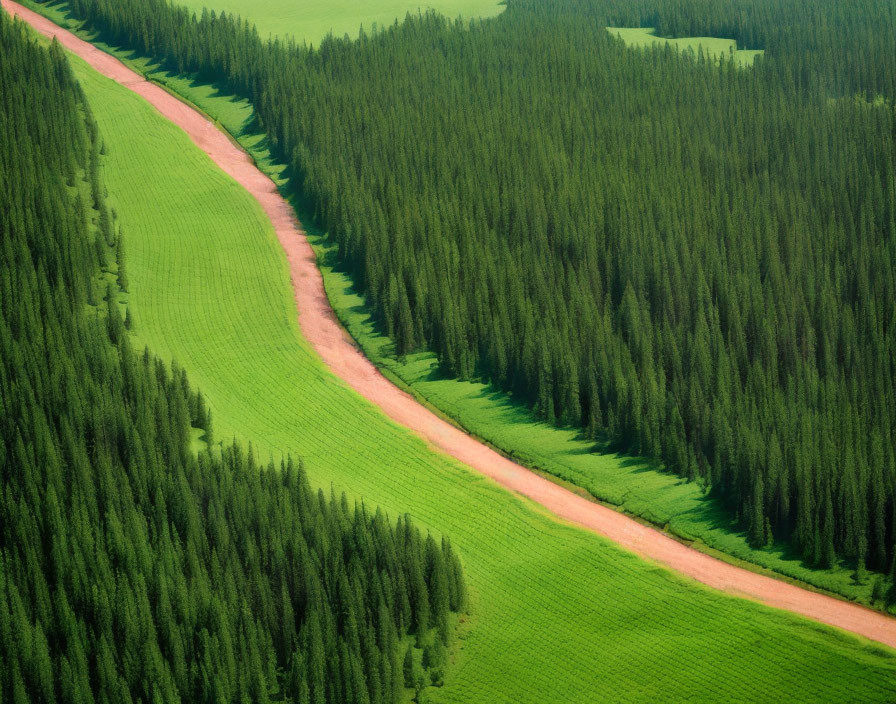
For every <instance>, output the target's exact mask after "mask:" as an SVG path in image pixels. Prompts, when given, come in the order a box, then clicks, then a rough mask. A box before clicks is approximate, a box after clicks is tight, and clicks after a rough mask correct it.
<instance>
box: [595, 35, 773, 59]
mask: <svg viewBox="0 0 896 704" xmlns="http://www.w3.org/2000/svg"><path fill="white" fill-rule="evenodd" d="M607 31H608V32H612V33H613V34H615V35H616V36H618V37H619V38H620V39H622V41H624V42H625V43H626V44H628V45H629V46H652V45H654V44H668V45H669V46H673V47H675V48H677V49H680V50H682V51H688V50H690V51H693V52H694V55H696V54H697V53H698V52H699V51H700V49H701V48H702V49H703V53H704V54H707V55H709V56H713V57H715V58H721V57H723V56H729V55H730V54H733V55H734V60H735V61H736V62H737V63H738V64H740V65H741V66H752V65H753V61H755V59H756V57H757V56H759V55H760V54H762V53H763V52H762V50H761V49H759V50H756V49H738V48H737V42H735V41H734V40H733V39H719V38H718V37H683V38H680V39H669V38H666V37H658V36H656V34H655V33H654V32H655V31H656V30H654V28H653V27H607Z"/></svg>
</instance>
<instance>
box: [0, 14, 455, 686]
mask: <svg viewBox="0 0 896 704" xmlns="http://www.w3.org/2000/svg"><path fill="white" fill-rule="evenodd" d="M0 56H2V61H0V166H2V168H0V214H2V215H3V217H2V219H0V234H2V247H3V251H2V257H0V309H2V313H3V315H2V318H0V392H2V394H0V398H2V413H0V441H2V442H0V480H2V487H3V489H2V495H0V700H2V701H4V702H6V701H8V702H23V701H30V702H81V703H83V702H97V703H99V702H116V703H119V702H130V701H147V702H148V701H154V702H175V701H196V702H210V703H211V702H215V703H218V702H225V701H226V702H237V701H240V702H260V701H268V700H272V699H273V700H277V701H285V702H301V703H303V704H304V703H307V702H313V703H314V704H322V703H324V702H348V701H352V702H369V703H370V704H374V703H379V702H397V701H400V700H401V699H402V698H403V697H404V691H405V690H404V688H405V687H411V688H414V687H417V688H419V687H421V686H423V684H424V682H425V684H429V683H430V682H432V683H439V682H440V681H441V678H442V676H443V669H444V666H445V664H446V643H447V642H448V641H449V638H450V636H451V633H452V631H453V628H454V616H453V615H452V612H459V611H460V610H462V609H463V608H464V606H465V601H466V592H465V586H464V581H463V576H462V573H461V568H460V563H459V560H458V558H457V556H456V555H455V553H454V552H453V550H452V548H451V545H450V543H449V542H448V541H447V540H446V539H442V540H441V542H436V540H435V539H434V538H433V537H432V536H426V537H424V536H422V535H421V533H420V531H419V529H417V528H416V527H415V526H414V525H413V524H412V523H411V522H410V521H409V520H408V519H407V518H405V517H399V518H398V520H397V521H391V520H389V519H388V517H386V516H385V515H384V514H383V513H382V512H381V511H379V510H370V509H367V508H365V507H364V506H363V505H359V504H356V505H354V506H350V505H349V503H348V501H347V500H346V497H345V495H342V496H341V497H337V496H336V495H335V494H334V493H332V492H331V494H330V495H329V496H327V495H325V494H324V493H323V492H322V491H317V492H315V491H313V490H312V489H311V487H310V486H309V483H308V480H307V479H306V477H305V473H304V469H303V467H302V464H301V462H296V461H294V460H292V459H289V460H287V461H284V462H283V463H282V464H281V465H280V466H279V467H274V465H273V464H269V465H267V466H263V465H260V464H259V463H258V462H257V461H256V459H255V458H254V457H253V452H252V449H251V446H250V447H249V449H248V451H246V450H244V449H242V448H241V447H240V445H239V444H237V443H236V442H233V443H229V444H223V445H221V446H217V445H216V446H215V449H214V451H211V450H203V451H202V452H200V453H199V454H198V456H197V454H196V452H195V451H194V450H192V449H191V444H190V435H191V426H192V427H195V428H201V429H203V430H204V432H205V438H206V440H207V441H209V442H211V421H210V414H209V412H208V411H207V409H206V406H205V402H204V400H203V398H202V396H201V394H200V393H198V392H195V391H193V390H191V388H190V386H189V384H188V381H187V379H186V375H185V373H184V372H183V371H182V370H180V369H179V368H177V367H176V366H172V367H171V368H168V367H167V366H166V365H164V364H163V363H162V362H160V361H159V360H158V359H156V358H154V357H153V356H152V355H151V354H150V353H149V352H148V351H146V352H144V353H142V354H139V353H136V352H135V351H134V350H132V349H131V347H130V345H129V342H128V335H127V334H126V323H125V321H124V320H123V319H122V316H121V311H120V310H119V304H118V303H117V300H116V299H117V297H118V292H119V288H118V287H117V286H115V285H113V284H112V283H111V282H112V280H113V278H114V277H112V275H111V274H112V272H113V271H114V269H115V267H114V266H113V265H112V264H111V262H112V261H113V260H114V259H115V256H116V254H118V255H119V257H121V256H123V254H122V253H121V251H120V247H117V244H118V243H117V242H116V240H117V235H116V226H115V222H114V220H115V216H114V213H113V212H112V211H111V210H110V209H109V208H108V207H107V204H106V202H105V197H104V187H103V184H102V183H101V181H100V178H99V168H98V164H99V159H100V152H101V149H102V147H101V144H102V142H101V137H100V136H99V135H98V134H97V129H96V125H95V123H94V121H93V119H92V117H91V114H90V110H89V107H88V106H87V105H86V103H85V101H84V99H83V96H82V93H81V91H80V88H79V86H78V84H77V83H76V82H75V80H74V78H73V75H72V73H71V70H70V68H69V66H68V63H67V61H66V58H65V56H64V55H63V52H62V50H61V49H60V48H59V46H58V45H57V44H55V43H54V44H53V45H51V46H50V47H49V48H48V49H46V48H42V47H40V46H38V45H37V44H36V42H35V40H34V39H33V37H32V36H31V35H29V34H28V33H27V32H26V30H25V29H24V25H22V24H20V23H18V22H15V23H14V22H13V21H11V20H10V19H9V18H8V16H7V15H6V14H5V12H0ZM117 270H118V281H119V283H120V284H124V279H125V276H124V269H123V260H122V259H119V261H118V267H117ZM102 271H106V274H105V275H103V274H102V273H101V272H102ZM107 282H108V283H107ZM408 636H415V638H413V639H409V638H408ZM415 644H416V646H417V647H423V648H424V652H423V658H422V660H423V664H424V665H425V666H426V670H425V671H424V670H422V669H421V665H420V660H421V658H420V657H419V655H415V654H414V653H415V652H416V651H415V649H414V645H415ZM408 658H410V661H409V660H408ZM424 677H425V680H424Z"/></svg>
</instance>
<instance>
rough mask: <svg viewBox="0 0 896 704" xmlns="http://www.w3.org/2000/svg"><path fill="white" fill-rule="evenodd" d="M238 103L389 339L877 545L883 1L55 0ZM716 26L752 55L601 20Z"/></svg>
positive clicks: (675, 29)
mask: <svg viewBox="0 0 896 704" xmlns="http://www.w3.org/2000/svg"><path fill="white" fill-rule="evenodd" d="M71 7H72V8H73V10H74V12H75V14H76V15H77V16H79V17H82V18H85V19H87V20H88V21H89V23H90V24H91V25H92V26H93V27H95V28H97V29H99V30H100V31H102V32H103V33H104V34H105V36H106V37H107V38H108V39H110V40H111V41H114V42H117V43H119V44H122V45H125V46H128V47H132V48H135V49H137V50H138V51H140V52H142V53H145V54H149V55H152V56H154V57H156V58H158V59H159V60H161V61H163V62H165V63H166V64H167V65H169V66H171V67H173V68H175V69H176V70H179V71H189V72H195V73H197V74H198V75H200V76H201V77H203V78H206V79H210V80H216V81H220V82H222V83H223V84H225V85H226V86H227V87H228V88H229V89H230V90H233V91H235V92H237V93H238V94H240V95H244V96H247V97H249V98H250V99H251V100H252V102H253V104H254V105H255V108H256V112H257V115H258V118H259V120H260V122H261V123H262V125H263V127H264V129H265V130H266V131H267V132H268V134H269V135H270V137H271V140H272V143H273V145H274V146H275V149H276V150H277V151H278V152H279V154H280V155H281V157H282V158H283V159H284V161H285V162H286V163H288V164H289V165H290V166H291V168H292V183H293V186H294V188H295V189H296V192H297V193H299V194H300V195H301V196H302V197H304V198H306V199H307V202H308V203H309V204H310V206H311V208H312V210H313V212H314V215H315V217H316V218H317V219H318V221H319V223H320V225H321V226H322V227H323V228H325V229H326V231H327V232H328V233H329V235H330V237H332V239H333V240H334V241H335V242H336V243H337V244H338V252H339V259H340V262H341V265H342V266H343V267H344V268H345V270H346V271H348V272H350V273H351V275H352V276H353V278H354V280H355V281H356V283H357V284H358V286H359V288H360V289H361V290H362V291H363V292H364V293H365V295H366V297H367V300H368V301H369V303H370V305H371V307H372V309H373V311H374V313H375V316H376V318H377V319H378V321H379V322H380V324H381V326H382V329H383V330H384V331H385V332H386V333H387V334H388V335H389V336H390V337H392V338H393V339H394V341H395V347H396V352H397V354H398V355H403V354H406V353H409V352H412V351H414V350H417V349H422V348H430V349H432V350H434V351H435V352H436V353H437V354H438V356H439V359H440V361H441V364H442V367H443V369H444V370H445V372H446V373H448V374H450V375H453V376H457V377H460V378H464V379H469V378H481V379H483V380H486V381H489V382H491V383H493V384H494V385H495V386H496V387H498V388H500V389H503V390H505V391H508V392H510V393H511V394H512V395H513V396H514V397H515V398H517V399H518V400H520V401H521V402H524V403H526V404H528V405H530V406H531V407H532V408H534V409H535V411H536V412H537V413H538V414H539V415H540V417H542V418H544V419H545V420H546V421H548V422H551V423H559V424H564V425H570V426H577V427H581V428H582V429H583V432H584V433H586V434H587V435H588V436H589V437H593V438H609V439H610V441H611V442H612V444H613V446H615V447H617V448H619V449H622V450H626V451H629V452H633V453H637V454H641V455H645V456H648V457H652V458H656V459H658V460H661V461H662V462H663V463H664V464H665V466H666V467H667V468H669V469H670V470H671V471H674V472H677V473H679V474H681V475H682V476H685V477H687V478H690V479H694V480H697V481H699V482H701V483H702V484H703V485H705V486H706V487H708V488H709V489H710V490H711V491H712V492H713V494H714V495H715V496H717V497H718V499H719V500H720V501H721V502H723V503H724V505H726V506H727V507H729V509H730V511H731V514H732V516H733V517H734V518H735V519H736V520H737V521H738V522H739V524H740V525H742V526H743V527H744V528H745V529H746V530H747V531H748V533H749V536H750V540H751V542H752V543H753V544H754V545H757V546H761V545H766V544H769V543H771V542H772V541H775V540H788V541H791V542H792V544H793V545H794V546H795V547H796V549H797V550H798V551H799V552H800V553H801V554H802V555H803V557H804V558H805V559H806V560H807V561H808V562H810V563H811V564H814V565H817V566H819V567H822V568H825V567H830V566H832V565H833V564H835V563H837V562H838V561H839V560H842V559H845V560H848V561H850V562H852V563H853V564H855V565H856V567H857V572H858V573H859V575H860V576H861V575H863V574H864V570H865V567H866V566H869V567H872V568H874V569H876V570H881V571H887V570H892V569H894V565H896V550H894V544H896V437H894V429H896V391H894V389H896V383H894V382H896V374H894V371H896V342H894V339H896V310H894V306H893V304H892V302H893V300H896V251H894V247H896V244H894V243H896V238H894V233H896V186H894V183H896V174H894V171H896V169H894V153H896V152H894V112H893V100H894V96H896V64H894V62H893V61H892V56H893V55H894V54H893V52H892V51H891V49H893V46H894V42H896V39H894V37H896V19H894V13H893V11H892V4H891V3H889V2H888V0H857V2H853V3H840V2H837V1H836V0H813V1H812V2H809V3H805V2H779V1H778V0H747V1H746V2H744V3H739V4H738V6H737V7H736V8H731V7H730V3H722V2H719V1H717V0H700V2H698V3H696V4H695V3H693V2H691V0H683V1H682V2H673V3H657V2H655V0H637V1H636V2H631V3H630V2H622V1H621V0H567V1H560V0H557V1H555V2H548V3H545V2H536V1H535V0H513V1H512V2H509V4H508V7H507V10H506V12H505V13H503V14H502V15H501V16H500V17H498V18H496V19H490V20H485V21H481V22H478V21H474V22H472V23H461V22H451V21H448V20H446V19H445V18H443V17H440V16H437V15H435V14H418V15H410V16H408V17H407V19H406V20H405V21H404V22H403V23H401V24H398V23H396V24H395V25H393V26H391V27H388V28H385V29H380V30H376V29H374V30H373V31H369V32H364V31H362V32H361V35H360V37H359V39H358V40H356V41H350V40H348V39H347V38H345V39H338V38H333V37H330V38H328V39H326V40H325V41H324V42H322V44H321V46H320V47H319V48H316V49H315V48H311V47H308V46H305V45H302V46H298V45H296V44H295V43H293V42H290V41H288V40H279V39H274V40H270V41H266V42H265V41H262V40H261V39H260V38H259V37H258V36H257V33H256V32H255V30H254V29H253V28H252V27H251V26H250V25H249V23H248V22H247V21H245V20H241V19H239V18H235V17H232V16H229V15H226V14H218V15H216V14H215V13H214V12H203V13H202V14H201V15H200V16H196V15H194V14H192V13H190V12H188V11H187V10H185V9H183V8H180V7H177V6H176V5H173V4H170V3H168V2H167V1H166V0H146V1H143V0H141V1H140V2H137V0H116V1H115V2H112V1H111V0H72V1H71ZM626 24H627V25H632V26H637V25H642V26H643V25H646V24H654V25H656V26H657V27H658V28H659V30H660V33H685V34H689V35H711V34H717V35H721V36H733V37H734V38H736V39H738V40H739V41H740V42H741V43H742V45H744V46H746V48H765V50H766V53H765V55H764V56H763V57H760V58H759V59H757V62H756V64H755V66H753V67H752V68H748V69H742V68H740V67H738V66H736V65H735V63H734V62H733V61H729V60H722V61H715V60H709V59H707V58H705V57H704V56H702V53H701V52H698V55H697V56H691V55H688V54H683V53H679V52H676V51H675V50H673V49H671V48H669V47H656V48H652V49H642V50H633V49H629V48H626V47H625V46H624V45H623V43H622V42H621V41H620V40H619V39H618V38H615V37H613V36H610V35H609V33H608V32H606V30H605V27H606V26H607V25H611V26H612V25H617V26H618V25H626Z"/></svg>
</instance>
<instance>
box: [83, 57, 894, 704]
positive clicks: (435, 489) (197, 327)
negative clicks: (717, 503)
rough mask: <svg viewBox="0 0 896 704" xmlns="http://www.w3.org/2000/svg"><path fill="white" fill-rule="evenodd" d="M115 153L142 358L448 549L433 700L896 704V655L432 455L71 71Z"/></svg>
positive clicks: (221, 428)
mask: <svg viewBox="0 0 896 704" xmlns="http://www.w3.org/2000/svg"><path fill="white" fill-rule="evenodd" d="M76 71H77V75H78V76H79V78H80V80H81V81H82V85H83V87H84V90H85V93H86V95H87V97H88V100H89V101H90V104H91V106H92V108H93V111H94V114H95V116H96V119H97V122H98V124H99V128H100V131H101V133H102V135H103V138H104V140H105V143H106V145H107V156H106V157H105V159H104V176H105V180H106V185H107V187H108V190H109V198H110V203H111V204H112V205H113V206H114V207H115V208H116V210H117V212H118V215H119V219H120V222H121V225H122V228H123V233H124V234H123V236H124V238H125V242H126V248H127V252H128V268H129V277H130V294H129V301H128V302H129V306H130V310H131V313H132V316H133V319H134V325H135V328H134V337H135V342H136V343H137V344H138V345H139V344H144V343H145V344H148V345H149V346H150V348H151V349H153V350H154V351H155V352H156V353H157V354H160V355H161V356H162V357H163V358H166V359H172V358H176V359H177V360H178V361H179V363H181V364H182V365H183V366H184V367H185V368H186V370H187V371H188V373H189V375H190V378H191V380H192V382H193V383H194V384H195V385H196V386H198V387H199V388H200V389H202V391H203V393H204V394H205V396H206V398H207V400H208V403H209V406H210V408H211V410H212V413H213V417H214V426H215V432H216V435H217V437H219V438H229V437H232V436H237V437H239V438H240V439H242V440H243V441H246V440H251V441H252V442H253V443H254V445H255V451H256V453H257V454H258V455H260V456H261V457H262V458H264V457H267V456H268V455H271V456H273V457H275V458H276V457H280V456H281V455H282V454H284V453H287V452H290V453H293V454H296V455H301V456H302V457H304V458H305V461H306V464H307V466H308V471H309V476H310V478H311V480H312V481H313V482H314V483H316V484H318V485H321V486H325V487H327V486H329V485H330V484H331V483H332V485H333V486H335V488H336V489H337V491H338V490H342V489H345V490H347V491H348V492H349V494H350V495H351V496H353V497H364V499H365V500H366V501H367V502H368V504H369V505H380V506H383V507H384V508H385V509H386V510H387V511H388V512H389V513H390V514H391V515H392V516H393V517H394V516H395V515H396V514H397V513H399V512H405V511H407V512H410V514H411V515H412V516H413V517H414V519H415V520H416V521H417V522H419V523H420V524H421V525H423V526H425V527H428V528H429V529H431V530H433V531H435V532H436V533H437V534H442V533H444V534H447V535H449V536H450V537H451V538H452V540H453V542H454V544H455V546H456V548H457V550H458V552H459V554H460V555H461V557H462V560H463V562H464V566H465V570H466V574H467V579H468V582H469V586H470V591H471V598H472V615H471V617H470V620H469V621H468V623H467V624H465V627H464V631H463V632H464V636H463V638H462V640H461V641H460V643H459V648H458V652H457V655H456V657H455V662H454V664H453V667H452V669H451V671H450V673H449V677H448V680H447V684H446V686H445V687H444V688H441V689H432V690H427V693H426V694H427V696H428V699H427V701H431V702H465V703H467V702H505V701H506V702H531V703H533V704H541V703H543V702H561V701H562V702H593V701H602V700H609V701H614V702H636V701H686V700H687V701H695V702H697V701H766V700H767V699H768V697H769V695H770V694H771V693H779V692H786V693H787V698H788V700H789V701H806V702H809V701H832V700H840V701H845V700H848V699H850V698H852V699H855V698H858V699H860V700H862V701H866V702H873V701H892V700H893V699H894V698H896V657H894V655H893V653H892V652H891V651H888V650H885V649H882V648H878V647H875V646H872V645H869V644H867V643H866V642H864V641H861V640H860V639H857V638H853V637H851V636H849V635H846V634H841V633H839V632H835V631H833V630H832V629H828V628H824V627H821V626H819V625H817V624H814V623H810V622H808V621H805V620H802V619H799V618H797V617H794V616H791V615H789V614H786V613H784V612H780V611H774V610H771V609H767V608H765V607H762V606H759V605H756V604H754V603H752V602H749V601H744V600H740V599H735V598H732V597H727V596H724V595H722V594H720V593H718V592H715V591H712V590H708V589H705V588H703V587H701V586H700V585H698V584H696V583H694V582H691V581H688V580H683V579H680V578H678V577H676V576H675V575H673V574H672V573H670V572H668V571H666V570H664V569H660V568H658V567H655V566H652V565H651V564H649V563H647V562H645V561H643V560H640V559H638V558H636V557H634V556H632V555H630V554H628V553H625V552H623V551H621V550H619V549H617V548H616V547H615V546H613V545H612V544H610V543H608V542H607V541H604V540H602V539H600V538H598V537H597V536H594V535H592V534H589V533H586V532H584V531H581V530H579V529H577V528H574V527H571V526H568V525H566V524H563V523H561V522H558V521H555V520H553V519H551V518H549V517H547V516H546V515H545V513H544V511H543V510H542V509H541V508H540V507H538V506H536V505H534V504H532V503H531V502H528V501H525V500H523V499H520V498H519V497H517V496H515V495H513V494H510V493H509V492H507V491H505V490H503V489H501V488H500V487H498V486H496V485H495V484H494V483H492V482H491V481H488V480H486V479H484V478H483V477H481V476H479V475H476V474H473V473H471V472H469V471H468V470H466V469H465V468H464V467H462V466H461V465H459V464H458V463H456V462H454V461H453V460H450V459H448V458H446V457H444V456H442V455H440V454H438V453H435V452H433V451H432V450H431V449H430V448H428V447H427V446H426V445H425V443H424V442H423V441H421V440H420V439H419V438H417V437H416V436H415V435H413V434H411V433H409V432H408V431H406V430H404V429H402V428H400V427H398V426H396V425H395V424H393V423H392V422H390V421H388V420H387V419H386V418H385V416H383V414H382V413H381V412H380V411H379V410H378V409H377V408H376V407H374V406H372V405H371V404H369V403H368V402H366V401H365V400H363V399H362V398H360V397H359V396H357V395H356V394H354V393H353V392H351V391H350V390H349V389H348V388H347V387H346V386H345V385H344V384H343V383H342V382H341V381H340V380H339V379H337V378H336V377H334V376H333V375H332V374H331V373H330V372H329V371H328V370H327V369H326V368H325V367H324V366H323V364H322V363H321V362H320V360H319V359H318V358H317V356H316V355H315V354H314V353H313V351H312V350H311V349H310V348H309V346H308V344H307V343H306V341H305V340H304V339H303V338H302V336H301V334H300V332H299V329H298V324H297V321H296V311H295V307H294V301H293V296H292V290H291V287H290V282H289V276H288V270H287V265H286V260H285V257H284V255H283V252H282V250H281V248H280V246H279V243H278V242H277V240H276V237H275V235H274V233H273V230H272V228H271V226H270V223H269V222H268V221H267V219H266V218H265V217H264V215H263V213H262V212H261V210H260V208H259V207H258V205H257V204H256V203H255V202H254V201H253V200H252V199H251V198H250V197H249V196H248V194H247V193H246V192H245V191H243V190H242V189H241V188H240V187H239V186H238V185H237V184H236V183H234V182H233V181H232V180H231V179H229V178H228V177H227V176H226V175H224V174H223V173H222V172H221V171H219V170H218V169H217V168H216V167H215V166H214V165H213V164H212V163H211V161H210V160H209V159H208V158H207V157H206V156H205V155H204V154H203V153H201V152H200V151H199V150H198V149H197V148H195V147H194V146H193V145H192V144H191V143H190V142H189V140H188V139H187V138H186V136H185V135H184V134H183V133H182V132H181V131H180V130H179V129H177V128H176V127H174V126H172V125H170V124H169V123H167V122H165V121H164V119H162V118H161V117H160V116H159V115H158V114H157V113H156V112H155V110H153V109H152V108H151V107H149V106H148V105H147V104H146V103H145V102H143V100H142V99H141V98H139V97H138V96H136V95H134V94H132V93H131V92H130V91H128V90H127V89H125V88H122V87H120V86H118V85H116V84H114V83H113V82H111V81H109V80H106V79H104V78H102V77H100V76H99V75H97V74H96V73H95V72H93V71H92V70H90V69H88V68H87V67H86V66H85V65H84V64H83V63H81V62H76Z"/></svg>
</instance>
